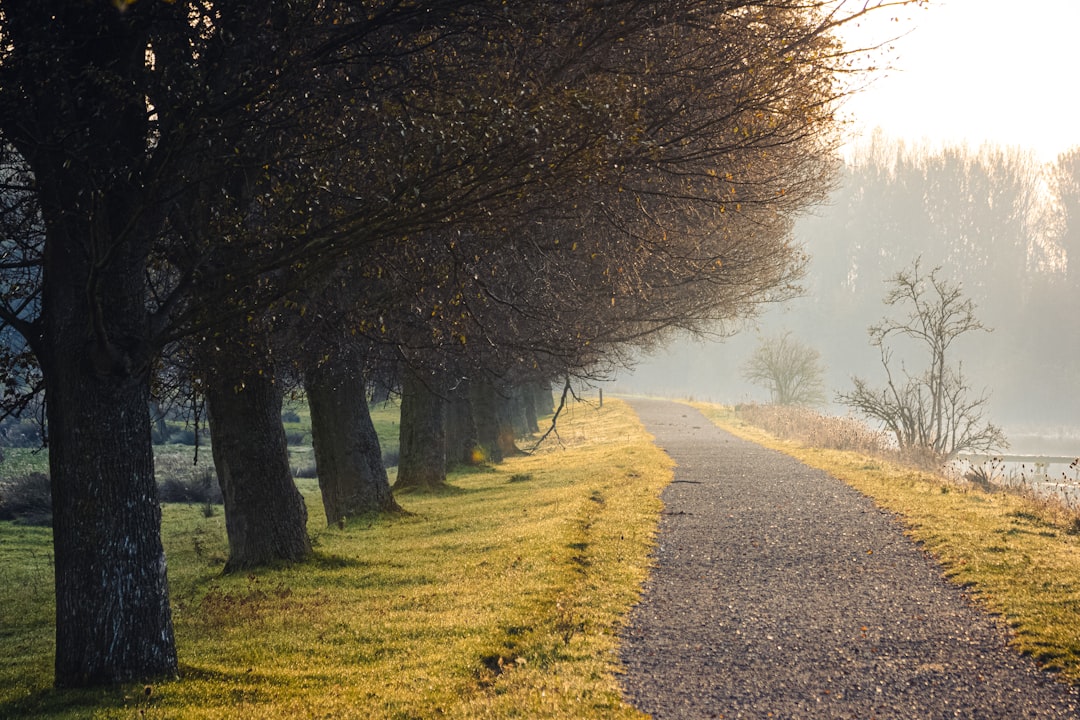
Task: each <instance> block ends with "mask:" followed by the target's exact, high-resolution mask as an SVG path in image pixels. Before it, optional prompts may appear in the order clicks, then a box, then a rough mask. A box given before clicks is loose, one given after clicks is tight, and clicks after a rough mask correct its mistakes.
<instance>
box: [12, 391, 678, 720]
mask: <svg viewBox="0 0 1080 720" xmlns="http://www.w3.org/2000/svg"><path fill="white" fill-rule="evenodd" d="M560 435H561V437H562V440H563V444H559V443H556V442H551V443H549V444H547V445H545V446H544V447H542V448H541V449H540V450H539V451H537V452H536V453H535V454H534V455H532V456H527V457H519V458H513V459H510V460H508V461H507V462H505V463H504V464H502V465H500V466H498V467H496V468H481V469H478V470H473V471H470V472H464V473H459V474H456V475H453V476H452V477H451V478H450V482H451V485H452V486H453V488H454V489H455V490H454V491H453V492H450V493H446V494H441V495H437V496H424V495H415V494H411V495H406V496H404V497H402V498H401V499H400V500H401V502H402V504H403V505H404V506H405V507H406V509H407V510H408V511H409V512H410V513H411V514H410V515H407V516H404V517H398V518H389V519H379V520H370V519H369V520H366V521H355V522H354V523H353V524H350V525H348V526H346V527H345V528H344V529H338V528H336V527H335V528H332V529H327V528H326V527H325V519H324V517H323V515H322V512H321V503H320V502H319V501H318V498H317V496H316V494H315V492H316V484H315V482H314V481H299V483H300V486H301V488H302V490H303V491H304V493H305V496H306V498H307V505H308V508H309V511H310V513H311V518H310V525H309V528H310V532H311V533H312V534H313V535H314V540H315V549H316V557H315V559H314V560H313V561H311V562H309V563H305V564H302V565H296V566H292V567H286V568H282V569H277V570H268V571H261V572H257V573H252V574H245V575H239V576H222V575H221V567H222V563H223V561H224V559H225V554H226V546H225V534H224V519H223V517H222V516H221V515H220V514H217V515H215V516H213V517H209V518H207V517H204V515H203V513H202V511H201V508H199V507H198V506H182V505H170V506H166V507H165V520H164V529H163V537H164V540H165V544H166V552H167V555H168V560H169V575H170V583H171V587H172V603H173V613H174V621H175V625H176V632H177V645H178V649H179V653H180V658H181V664H182V673H183V678H182V679H181V680H179V681H176V682H166V683H160V684H154V685H153V686H152V687H150V688H149V689H147V688H144V687H143V686H138V687H124V688H118V689H115V690H108V691H95V692H57V691H54V690H51V689H50V685H51V681H52V678H51V657H52V635H51V622H52V620H51V614H52V610H51V606H52V598H51V592H52V587H51V568H50V567H49V560H48V558H49V557H50V556H51V550H50V548H49V540H48V531H47V530H45V531H43V530H38V529H33V528H21V527H15V526H12V525H11V524H10V523H0V538H2V539H3V544H2V545H0V551H2V552H3V553H4V557H3V565H2V566H0V567H2V568H3V569H2V570H0V584H2V585H3V587H0V608H2V610H0V612H2V613H3V614H2V615H0V641H2V642H3V646H4V652H3V653H2V656H3V661H2V663H3V664H2V665H0V716H3V717H45V718H85V717H94V718H131V717H149V718H266V717H290V718H291V717H320V718H322V717H332V718H432V717H451V718H484V717H489V718H509V717H522V718H640V717H643V716H641V715H640V714H639V713H637V712H636V711H634V710H633V709H632V708H630V707H628V706H626V705H625V704H624V703H623V702H622V701H621V699H620V696H619V692H618V687H617V683H616V673H617V671H618V663H617V656H616V637H615V633H616V631H617V628H618V626H619V623H620V622H621V619H622V618H623V617H624V616H625V613H626V612H627V610H628V609H629V607H630V605H631V604H632V603H633V601H634V600H635V598H636V597H637V593H638V592H639V589H640V584H641V582H642V581H643V580H644V578H645V575H646V571H647V565H648V553H649V551H650V547H651V543H652V537H653V532H654V530H655V527H656V520H657V517H658V514H659V509H660V503H659V500H658V494H659V491H660V489H661V487H662V486H663V485H664V484H665V483H666V482H667V481H668V480H670V472H671V470H670V463H669V461H668V460H667V458H666V456H664V455H663V454H662V453H661V452H660V451H659V450H657V449H656V448H655V447H653V446H652V444H651V443H650V442H649V439H648V436H647V435H646V434H645V432H644V430H643V429H642V428H641V426H640V424H639V423H638V422H637V420H636V419H635V418H634V416H633V414H632V412H631V411H629V409H628V408H627V407H626V406H625V405H623V404H621V403H617V402H608V403H606V404H605V406H604V408H603V409H602V410H597V409H595V408H593V407H591V406H585V405H577V406H575V408H574V410H573V412H572V413H571V414H570V415H569V416H568V417H567V418H566V419H565V420H564V421H562V422H560ZM31 606H32V607H31ZM148 693H149V694H148Z"/></svg>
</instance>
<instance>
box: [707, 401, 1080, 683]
mask: <svg viewBox="0 0 1080 720" xmlns="http://www.w3.org/2000/svg"><path fill="white" fill-rule="evenodd" d="M693 405H694V406H695V407H697V408H699V409H700V410H701V411H702V412H704V413H705V414H706V415H707V416H708V417H710V418H712V419H713V421H714V422H716V423H717V424H718V425H720V426H721V427H723V428H725V429H726V430H728V431H730V432H732V433H733V434H735V435H738V436H740V437H743V438H746V439H749V440H753V441H755V442H758V443H760V444H762V445H765V446H767V447H770V448H773V449H776V450H780V451H781V452H784V453H787V454H789V455H791V456H793V457H796V458H798V459H799V460H801V461H803V462H805V463H806V464H808V465H811V466H812V467H816V468H819V469H821V470H824V471H826V472H828V473H830V474H831V475H833V476H834V477H837V478H839V479H840V480H843V481H844V482H846V483H848V484H849V485H851V486H852V487H854V488H855V489H857V490H859V491H860V492H862V493H864V494H866V495H868V496H870V497H871V498H873V500H874V501H875V502H876V503H877V504H878V505H879V506H881V507H883V508H885V509H888V510H891V511H893V512H895V513H897V514H898V516H899V518H900V521H901V522H902V523H903V524H904V525H905V527H906V528H907V532H908V534H909V535H910V536H911V537H912V538H913V539H915V540H916V541H918V542H920V543H922V544H923V546H924V547H925V548H926V549H927V550H928V551H929V552H930V553H931V554H932V555H933V556H934V557H935V558H936V559H937V560H938V561H939V562H940V563H941V565H942V567H943V568H944V571H945V573H946V575H947V576H948V577H950V578H951V579H952V580H953V581H954V582H956V583H958V584H959V585H961V586H963V587H965V588H967V589H968V590H969V592H970V593H971V595H972V596H973V597H974V598H975V600H976V602H978V603H980V604H981V605H982V606H983V607H985V608H986V609H987V610H988V611H989V612H991V613H992V614H994V615H996V616H998V617H999V618H1000V619H1001V621H1002V622H1004V623H1006V624H1007V625H1008V626H1009V627H1010V628H1011V630H1012V632H1013V643H1014V645H1015V646H1016V647H1017V648H1018V649H1019V650H1020V651H1022V652H1024V653H1028V654H1030V655H1031V656H1033V657H1034V658H1035V659H1036V660H1037V661H1038V662H1039V663H1040V664H1041V665H1042V666H1043V667H1045V668H1047V669H1050V670H1055V671H1059V672H1060V673H1061V674H1062V676H1063V677H1064V678H1065V679H1068V680H1069V681H1072V682H1078V681H1080V522H1078V521H1077V515H1076V512H1075V511H1074V510H1070V509H1069V508H1067V507H1064V506H1062V505H1060V504H1057V503H1055V502H1053V501H1049V500H1046V499H1040V498H1038V497H1033V496H1030V495H1028V496H1025V495H1018V494H1014V493H1005V492H993V493H987V492H984V491H982V490H980V489H978V488H975V487H971V486H969V485H967V484H958V483H956V482H952V481H949V480H947V479H945V478H943V477H940V476H937V475H935V474H933V473H927V472H920V471H917V470H912V469H910V468H906V467H902V466H899V465H896V464H893V463H890V462H887V461H885V460H881V459H879V458H875V457H871V456H868V455H864V454H860V453H853V452H842V451H838V450H821V449H817V448H812V447H807V446H804V445H801V444H799V443H795V442H791V441H785V440H779V439H777V438H776V437H774V436H772V435H769V434H768V433H766V432H764V431H762V430H759V429H757V428H754V427H751V426H749V425H746V424H745V423H743V422H742V421H740V420H739V419H738V418H737V417H736V416H735V414H734V413H733V412H732V411H731V410H730V409H729V408H725V407H722V406H718V405H709V404H706V403H693Z"/></svg>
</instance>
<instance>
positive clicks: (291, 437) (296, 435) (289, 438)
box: [285, 430, 308, 446]
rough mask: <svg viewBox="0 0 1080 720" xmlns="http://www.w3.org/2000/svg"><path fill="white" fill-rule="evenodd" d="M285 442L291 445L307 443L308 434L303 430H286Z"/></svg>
mask: <svg viewBox="0 0 1080 720" xmlns="http://www.w3.org/2000/svg"><path fill="white" fill-rule="evenodd" d="M285 442H286V443H288V444H289V445H293V446H295V445H307V444H308V442H307V436H306V435H305V434H304V432H303V431H301V430H286V431H285Z"/></svg>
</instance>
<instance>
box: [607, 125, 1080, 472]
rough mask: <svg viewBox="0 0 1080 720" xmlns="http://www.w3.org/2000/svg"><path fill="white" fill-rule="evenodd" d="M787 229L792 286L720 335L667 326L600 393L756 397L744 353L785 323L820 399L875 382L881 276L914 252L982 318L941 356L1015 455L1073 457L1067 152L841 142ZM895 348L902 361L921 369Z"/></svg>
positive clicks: (1079, 433)
mask: <svg viewBox="0 0 1080 720" xmlns="http://www.w3.org/2000/svg"><path fill="white" fill-rule="evenodd" d="M794 238H795V241H796V242H798V243H799V244H800V245H801V246H802V247H803V249H804V251H805V252H806V253H807V255H808V256H809V257H808V263H807V268H806V276H805V278H804V280H803V283H802V285H803V288H804V294H803V295H802V296H801V297H799V298H797V299H795V300H792V301H789V302H786V303H783V304H778V305H776V306H772V307H770V308H768V309H766V310H765V312H764V313H763V314H762V316H761V317H759V318H758V319H757V321H756V323H747V325H746V326H744V327H742V328H739V329H738V332H737V333H736V334H735V335H733V336H732V337H729V338H727V339H725V340H723V341H722V342H717V341H708V340H700V339H692V338H686V337H681V338H677V339H675V340H674V341H673V342H672V343H671V344H670V345H668V346H667V347H666V348H663V349H658V350H657V351H655V352H653V353H652V354H650V355H646V356H644V357H643V358H642V359H641V362H640V363H639V364H638V365H637V367H636V368H635V369H634V370H633V371H630V372H620V373H619V374H618V375H617V377H616V378H615V380H614V381H613V382H612V383H610V389H611V390H612V391H615V392H625V393H645V394H657V395H664V396H673V397H693V398H695V399H700V400H709V401H714V402H722V403H726V404H735V403H740V402H748V401H757V402H767V401H768V399H769V394H768V391H767V390H766V389H764V388H761V387H757V386H755V385H752V384H751V383H749V382H747V381H746V380H744V379H743V377H742V365H743V364H744V363H745V362H746V361H747V359H748V358H749V357H750V355H751V354H752V353H753V351H754V349H755V347H756V346H757V344H758V342H759V341H760V339H761V338H762V337H772V336H777V335H780V334H782V333H784V332H788V331H790V332H791V335H792V337H794V338H796V339H798V340H799V341H801V342H803V343H805V344H806V345H808V346H810V347H812V348H814V349H816V350H817V351H818V352H820V353H821V360H822V363H823V364H824V366H825V385H826V396H827V397H828V398H829V399H830V400H831V401H832V400H834V396H835V394H836V392H837V391H841V390H849V389H850V387H851V378H852V376H855V375H858V376H860V377H862V378H864V379H866V380H868V381H869V382H870V383H871V384H872V385H875V386H879V385H882V384H883V383H884V373H883V370H882V367H881V361H880V355H879V352H878V350H877V348H875V347H873V346H871V345H870V343H869V336H868V335H867V328H868V326H870V325H871V324H873V323H875V322H878V321H879V320H880V319H881V318H882V317H884V316H885V315H886V314H889V315H891V316H897V315H898V313H899V312H900V309H898V308H889V307H887V306H886V305H885V304H884V302H883V297H884V295H885V293H886V291H887V285H886V281H887V280H888V279H889V278H890V277H892V276H893V275H895V274H896V273H897V272H898V271H900V270H902V269H905V268H908V267H910V266H911V263H912V262H913V261H914V259H915V258H917V257H919V258H921V260H922V267H923V268H924V269H925V270H929V269H931V268H933V267H936V266H940V267H941V268H942V275H943V276H944V277H946V278H948V279H951V280H954V281H957V282H960V283H961V284H962V286H963V289H964V293H965V295H966V296H968V297H970V298H972V299H973V300H974V302H975V303H976V305H977V310H976V313H977V316H978V318H979V319H980V320H981V321H982V323H983V324H984V325H985V326H986V327H988V328H991V329H992V332H975V333H970V334H967V335H964V336H963V337H961V338H960V339H959V341H958V343H957V344H956V346H955V347H954V348H952V349H951V352H952V356H951V359H952V361H953V362H955V361H958V360H959V361H962V363H963V371H964V373H965V375H966V376H967V378H968V381H969V385H970V386H971V388H972V392H974V393H976V394H977V393H979V392H980V391H982V390H983V389H986V390H987V391H988V394H989V395H990V401H989V411H988V419H989V420H990V421H991V422H993V423H995V424H998V425H1000V426H1002V427H1003V428H1004V429H1005V431H1006V434H1007V435H1008V437H1009V440H1010V443H1011V446H1012V452H1015V453H1032V454H1039V453H1064V454H1068V453H1080V423H1078V422H1077V418H1076V410H1075V404H1076V399H1077V397H1078V396H1080V392H1078V391H1080V339H1078V338H1077V336H1076V333H1075V332H1074V330H1073V325H1074V322H1075V319H1076V317H1077V315H1078V312H1080V148H1074V149H1073V150H1071V151H1068V152H1066V153H1063V154H1062V155H1061V156H1059V157H1058V158H1057V159H1056V160H1054V161H1051V162H1041V161H1039V160H1038V159H1037V158H1036V156H1035V155H1034V154H1033V153H1031V152H1027V151H1023V150H1020V149H1017V148H1007V147H1002V146H997V145H989V144H988V145H984V146H982V147H980V148H970V147H967V146H964V145H959V146H945V147H934V148H932V147H930V146H928V145H925V144H924V145H918V144H916V145H912V144H909V143H905V142H903V141H899V140H894V139H890V138H887V137H885V136H883V135H882V134H881V133H877V134H875V135H874V136H873V137H872V139H871V140H869V141H867V142H865V143H864V144H862V145H861V146H860V147H859V148H858V149H856V150H855V151H853V152H852V153H851V156H850V158H848V159H847V160H846V161H845V165H844V168H843V171H842V173H841V179H840V180H839V181H838V184H837V187H836V188H835V190H834V192H833V193H832V196H831V200H830V202H829V203H828V204H827V205H824V206H822V207H819V208H818V209H817V210H816V211H815V212H814V213H813V214H812V215H808V216H804V217H802V218H801V219H800V220H799V221H798V222H797V223H796V225H795V228H794ZM1070 260H1072V262H1071V263H1070ZM901 352H902V349H901ZM905 360H906V361H907V363H908V365H907V366H908V369H909V370H910V371H912V372H917V371H918V370H920V369H921V368H922V367H924V365H925V361H924V359H922V358H918V357H916V356H909V357H906V358H905ZM819 409H821V410H822V411H824V412H829V413H837V414H844V413H846V412H847V409H846V408H844V407H842V406H839V405H835V404H832V405H830V406H826V407H822V408H819Z"/></svg>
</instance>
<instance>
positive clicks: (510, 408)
mask: <svg viewBox="0 0 1080 720" xmlns="http://www.w3.org/2000/svg"><path fill="white" fill-rule="evenodd" d="M495 407H496V414H495V420H496V423H497V433H498V434H497V435H496V437H497V442H498V444H499V454H500V455H501V456H502V459H506V458H508V457H513V456H515V455H520V454H521V450H520V449H519V448H518V446H517V443H516V442H515V440H516V438H517V435H518V433H517V429H516V427H515V422H514V416H515V414H517V408H515V406H514V399H513V396H512V394H511V393H510V392H508V391H504V392H499V391H498V390H496V391H495Z"/></svg>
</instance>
